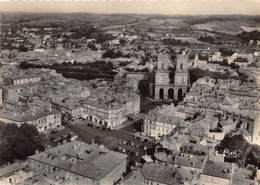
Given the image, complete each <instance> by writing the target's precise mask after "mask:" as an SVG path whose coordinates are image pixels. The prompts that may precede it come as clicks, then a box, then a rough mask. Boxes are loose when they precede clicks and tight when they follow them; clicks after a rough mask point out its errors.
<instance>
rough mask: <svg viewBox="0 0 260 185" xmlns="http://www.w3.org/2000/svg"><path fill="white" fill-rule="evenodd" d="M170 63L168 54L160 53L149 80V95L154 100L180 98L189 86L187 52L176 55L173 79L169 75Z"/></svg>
mask: <svg viewBox="0 0 260 185" xmlns="http://www.w3.org/2000/svg"><path fill="white" fill-rule="evenodd" d="M171 65H172V64H171V60H170V57H169V55H168V54H167V53H160V54H159V56H158V65H157V69H155V70H154V71H153V75H152V80H151V82H150V96H151V97H152V98H153V99H155V100H181V99H182V98H183V97H184V96H185V94H186V92H187V91H188V89H189V87H190V78H189V71H188V54H186V53H185V52H183V53H182V54H180V55H178V56H177V63H176V69H175V74H174V77H172V78H174V79H171V77H170V70H169V67H170V66H171Z"/></svg>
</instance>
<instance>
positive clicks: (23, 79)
mask: <svg viewBox="0 0 260 185" xmlns="http://www.w3.org/2000/svg"><path fill="white" fill-rule="evenodd" d="M40 81H41V77H40V76H36V75H23V76H14V77H8V78H6V79H5V83H6V85H24V84H28V83H37V82H40Z"/></svg>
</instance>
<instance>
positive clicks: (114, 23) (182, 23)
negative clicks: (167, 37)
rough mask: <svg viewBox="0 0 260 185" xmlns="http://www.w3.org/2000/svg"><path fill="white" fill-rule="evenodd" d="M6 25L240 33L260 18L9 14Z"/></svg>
mask: <svg viewBox="0 0 260 185" xmlns="http://www.w3.org/2000/svg"><path fill="white" fill-rule="evenodd" d="M2 22H3V23H4V24H11V25H40V26H43V25H45V26H46V25H53V24H56V25H70V26H87V25H96V26H99V27H101V28H104V29H106V30H109V29H110V28H111V29H113V28H122V25H126V24H130V25H132V26H133V27H135V28H141V29H142V28H144V29H145V28H149V27H154V28H157V29H160V28H161V29H169V28H176V27H178V28H179V27H191V28H192V29H198V30H207V31H215V32H223V33H229V34H236V33H238V32H239V31H240V27H241V26H260V16H242V15H225V16H221V15H215V16H214V15H213V16H165V15H138V14H91V13H46V14H44V13H5V14H2Z"/></svg>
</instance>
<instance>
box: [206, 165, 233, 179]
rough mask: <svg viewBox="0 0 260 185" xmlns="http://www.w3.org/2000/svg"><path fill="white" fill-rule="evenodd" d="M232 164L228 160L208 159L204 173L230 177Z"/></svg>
mask: <svg viewBox="0 0 260 185" xmlns="http://www.w3.org/2000/svg"><path fill="white" fill-rule="evenodd" d="M231 170H232V165H231V164H230V163H226V162H215V161H207V163H206V164H205V166H204V168H203V170H202V174H204V175H209V176H214V177H220V178H225V179H229V178H230V176H231Z"/></svg>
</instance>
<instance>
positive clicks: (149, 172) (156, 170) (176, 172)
mask: <svg viewBox="0 0 260 185" xmlns="http://www.w3.org/2000/svg"><path fill="white" fill-rule="evenodd" d="M142 173H143V176H144V178H145V179H146V180H151V181H154V182H159V183H163V184H169V185H172V184H176V183H181V182H184V181H187V180H190V179H191V178H192V176H193V175H192V173H191V172H190V171H188V170H185V169H183V168H174V167H171V166H165V165H160V164H155V163H150V164H146V165H144V166H143V169H142Z"/></svg>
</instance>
